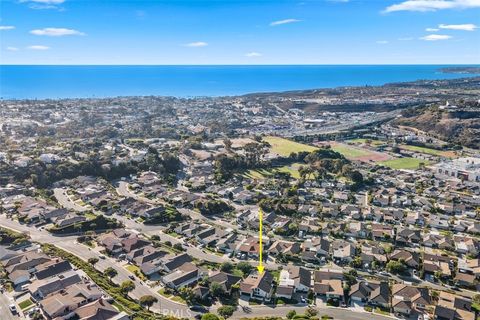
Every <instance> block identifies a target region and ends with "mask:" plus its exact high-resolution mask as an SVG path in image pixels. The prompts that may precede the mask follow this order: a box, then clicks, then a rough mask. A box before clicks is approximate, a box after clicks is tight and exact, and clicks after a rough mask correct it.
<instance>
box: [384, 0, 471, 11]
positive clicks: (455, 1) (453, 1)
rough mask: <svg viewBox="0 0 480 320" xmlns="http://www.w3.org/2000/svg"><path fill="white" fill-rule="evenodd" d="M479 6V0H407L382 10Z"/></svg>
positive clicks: (428, 9)
mask: <svg viewBox="0 0 480 320" xmlns="http://www.w3.org/2000/svg"><path fill="white" fill-rule="evenodd" d="M468 8H480V0H407V1H403V2H400V3H397V4H393V5H391V6H388V7H387V8H386V9H385V10H384V12H395V11H420V12H425V11H437V10H444V9H468Z"/></svg>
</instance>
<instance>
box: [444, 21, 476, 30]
mask: <svg viewBox="0 0 480 320" xmlns="http://www.w3.org/2000/svg"><path fill="white" fill-rule="evenodd" d="M438 27H439V28H440V29H448V30H463V31H475V29H477V28H478V27H477V26H476V25H474V24H473V23H466V24H440V25H438Z"/></svg>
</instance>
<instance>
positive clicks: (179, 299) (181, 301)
mask: <svg viewBox="0 0 480 320" xmlns="http://www.w3.org/2000/svg"><path fill="white" fill-rule="evenodd" d="M172 300H173V301H176V302H180V303H185V304H186V303H187V302H186V301H185V300H184V299H183V298H182V297H180V296H175V297H173V298H172Z"/></svg>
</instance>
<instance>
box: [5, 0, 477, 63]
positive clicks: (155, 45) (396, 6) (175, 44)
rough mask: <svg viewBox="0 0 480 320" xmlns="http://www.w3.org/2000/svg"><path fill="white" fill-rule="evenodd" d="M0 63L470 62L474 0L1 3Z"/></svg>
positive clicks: (473, 60)
mask: <svg viewBox="0 0 480 320" xmlns="http://www.w3.org/2000/svg"><path fill="white" fill-rule="evenodd" d="M0 18H1V20H0V61H1V63H2V64H167V65H168V64H458V63H463V64H473V63H475V64H478V63H480V29H479V28H478V27H480V0H263V1H253V0H250V1H237V0H223V1H221V0H217V1H207V0H197V1H194V0H190V1H186V0H185V1H183V0H176V1H166V0H165V1H162V0H157V1H153V0H151V1H141V0H137V1H126V0H116V1H98V0H97V1H89V0H0Z"/></svg>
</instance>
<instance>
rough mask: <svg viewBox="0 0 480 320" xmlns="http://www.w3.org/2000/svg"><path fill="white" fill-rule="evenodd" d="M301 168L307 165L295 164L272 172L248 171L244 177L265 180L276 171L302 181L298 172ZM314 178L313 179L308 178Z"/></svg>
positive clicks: (262, 170)
mask: <svg viewBox="0 0 480 320" xmlns="http://www.w3.org/2000/svg"><path fill="white" fill-rule="evenodd" d="M301 166H306V164H302V163H299V162H297V163H293V164H291V165H289V166H283V167H279V168H275V169H272V170H266V169H259V170H248V171H246V172H245V173H244V174H243V176H244V177H247V178H252V179H265V178H267V177H269V176H272V175H273V174H274V173H275V171H277V172H288V173H290V175H291V176H292V178H294V179H300V172H299V171H298V170H299V169H300V167H301ZM308 178H312V177H308Z"/></svg>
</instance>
